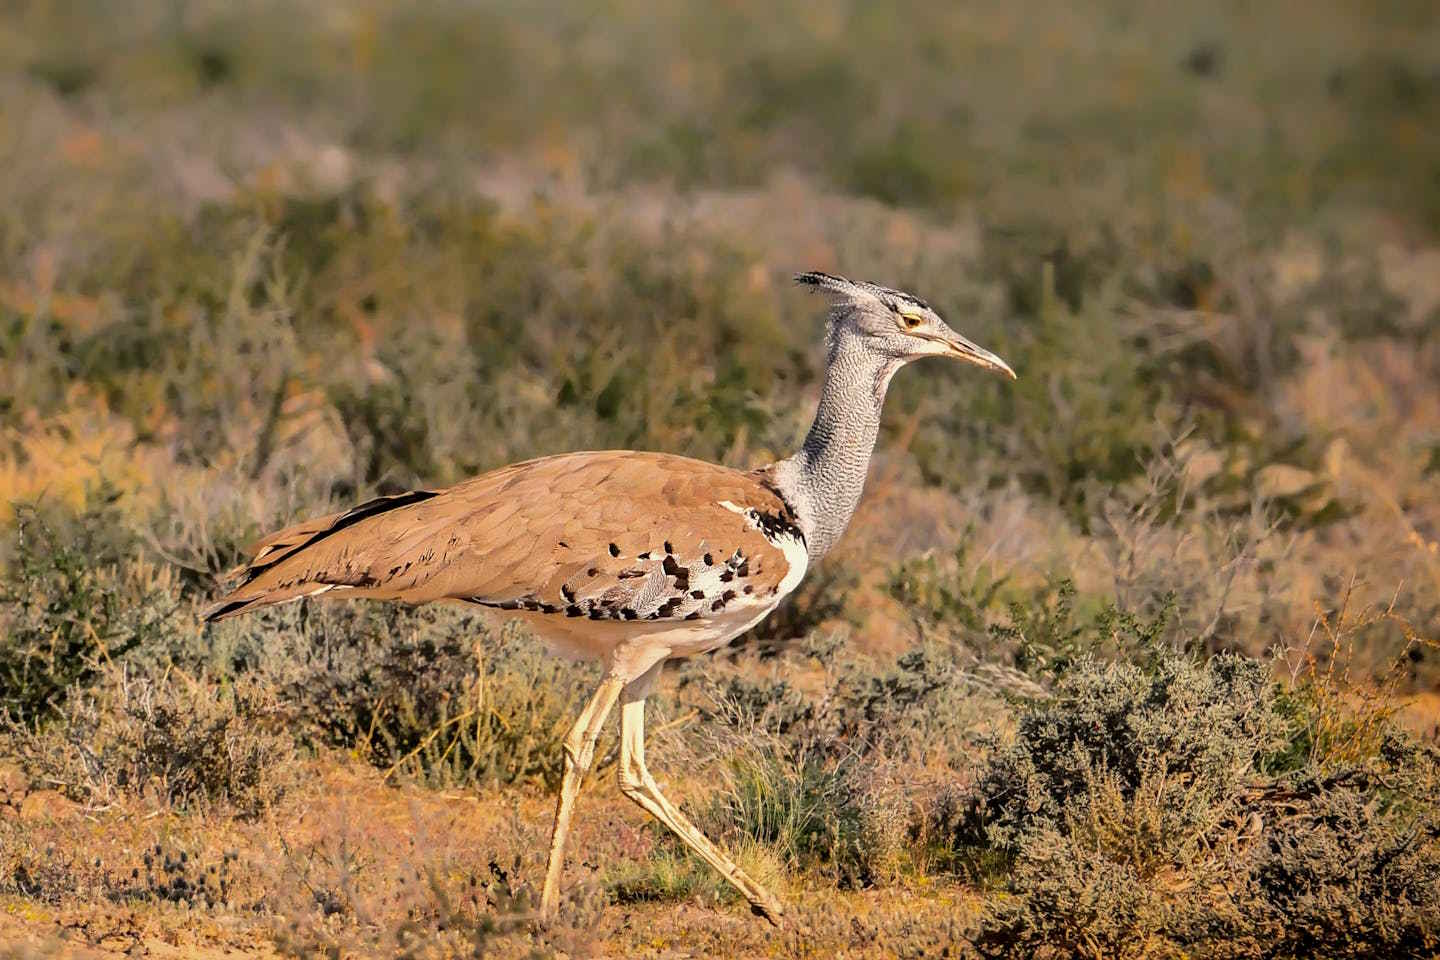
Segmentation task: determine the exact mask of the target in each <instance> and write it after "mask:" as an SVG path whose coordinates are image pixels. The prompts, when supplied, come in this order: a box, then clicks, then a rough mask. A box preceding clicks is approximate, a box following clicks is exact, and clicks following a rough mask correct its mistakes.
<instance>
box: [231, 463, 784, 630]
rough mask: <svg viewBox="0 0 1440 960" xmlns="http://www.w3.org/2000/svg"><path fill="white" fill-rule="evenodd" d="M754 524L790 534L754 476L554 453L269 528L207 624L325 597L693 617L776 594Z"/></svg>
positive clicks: (779, 504)
mask: <svg viewBox="0 0 1440 960" xmlns="http://www.w3.org/2000/svg"><path fill="white" fill-rule="evenodd" d="M727 504H728V505H727ZM737 508H738V509H737ZM761 518H770V520H771V525H772V529H773V522H776V521H778V522H780V523H781V524H782V525H784V524H788V527H787V529H790V530H797V528H796V526H795V523H794V515H793V512H792V511H791V510H790V508H789V507H788V506H787V505H786V503H785V502H784V500H783V498H782V497H781V496H780V495H779V494H778V493H777V492H776V490H775V489H774V488H773V487H772V486H771V485H770V483H769V480H768V474H767V473H766V472H764V471H757V472H751V473H745V472H741V471H738V470H732V469H730V468H727V467H722V466H717V465H715V464H710V463H705V462H703V461H699V460H691V459H688V458H685V457H677V456H672V455H669V454H657V453H637V452H630V451H607V452H597V453H577V454H563V455H560V456H555V457H547V458H544V459H540V460H532V461H528V462H526V463H521V464H515V465H513V466H509V467H505V468H502V469H500V470H496V471H493V472H491V473H488V474H484V475H483V476H480V477H476V478H474V479H472V480H467V481H465V482H463V483H460V484H457V485H456V486H453V487H450V488H448V489H445V490H435V491H431V490H427V491H414V492H412V493H408V494H399V495H397V496H394V497H382V498H378V499H376V500H372V501H369V502H367V503H364V504H361V505H360V506H358V507H356V508H354V509H352V510H349V511H346V512H344V513H339V514H333V515H330V516H327V517H320V518H317V519H314V520H309V521H305V522H303V523H300V524H296V525H295V526H292V527H288V528H286V529H284V530H281V531H279V532H277V533H275V534H272V535H270V536H269V537H266V538H265V539H263V540H261V541H260V542H259V543H258V544H256V547H255V553H254V556H253V558H252V559H251V562H250V564H249V565H248V566H247V567H246V568H244V570H243V572H242V577H241V582H240V584H239V586H238V587H237V588H236V589H235V590H234V591H233V592H231V593H230V594H229V595H228V596H226V597H224V598H223V599H222V600H221V601H220V602H219V603H218V604H217V605H216V607H214V608H213V609H212V610H211V611H210V614H209V618H210V619H222V618H224V617H228V616H234V615H236V614H238V613H241V612H244V611H246V610H249V609H253V608H255V607H258V606H267V605H270V604H272V603H280V602H283V601H285V600H292V599H296V598H298V597H303V596H309V595H316V594H317V591H320V590H326V595H327V596H330V597H335V596H349V597H374V598H380V599H389V600H400V601H406V602H412V603H423V602H428V601H433V600H445V599H454V600H468V601H471V602H475V603H480V604H484V605H487V606H496V607H503V608H507V609H517V608H518V609H532V610H541V611H542V612H543V611H548V610H549V608H554V610H555V611H556V613H557V615H566V614H568V615H570V616H575V615H586V616H590V617H592V618H594V619H606V618H609V619H638V618H650V619H656V618H669V617H684V616H691V617H692V618H694V615H695V614H697V613H698V615H699V617H700V618H702V619H703V618H706V617H709V616H715V615H719V614H720V613H721V612H722V611H723V610H724V608H725V606H726V605H727V604H729V603H731V602H732V601H733V599H734V597H735V596H736V595H738V593H739V588H740V587H741V585H742V583H743V585H748V586H750V587H751V588H752V589H751V591H749V593H748V594H747V596H748V595H750V594H753V595H755V596H756V597H769V596H773V594H774V593H775V592H776V591H777V590H778V589H779V586H780V584H781V581H782V580H783V579H784V577H785V574H786V572H787V570H788V569H789V562H788V561H787V560H786V558H785V554H784V552H783V551H782V549H781V548H780V547H778V546H776V544H775V543H773V542H772V541H771V540H770V539H769V538H768V537H767V535H766V533H765V532H764V530H762V524H761V523H760V519H761ZM795 535H796V536H798V532H797V533H796V534H795ZM707 555H708V556H709V557H710V562H707V561H706V559H705V557H706V556H707ZM746 561H748V562H746ZM727 564H729V565H728V566H727ZM727 574H728V575H727ZM722 578H723V579H722ZM737 580H738V581H740V582H738V583H737V582H735V581H737ZM727 593H728V594H729V596H728V597H727V596H726V594H727ZM692 594H699V596H694V595H692ZM717 601H719V606H718V607H717V606H715V604H716V602H717ZM712 607H713V608H714V609H712ZM577 609H578V610H579V614H577V613H576V612H575V610H577Z"/></svg>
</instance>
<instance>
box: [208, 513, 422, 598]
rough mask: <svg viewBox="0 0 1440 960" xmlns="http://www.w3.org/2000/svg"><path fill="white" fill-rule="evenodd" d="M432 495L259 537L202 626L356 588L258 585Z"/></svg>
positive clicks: (319, 583) (323, 583)
mask: <svg viewBox="0 0 1440 960" xmlns="http://www.w3.org/2000/svg"><path fill="white" fill-rule="evenodd" d="M435 495H436V494H435V492H434V491H430V490H412V491H410V492H408V493H401V494H395V495H394V496H388V497H377V498H375V499H374V500H368V501H366V502H365V503H362V504H360V505H359V506H356V507H353V508H352V509H350V510H347V511H344V512H342V513H334V514H330V515H329V516H324V517H317V518H315V519H312V520H306V521H304V522H302V523H297V524H294V525H292V526H289V527H286V528H284V529H283V530H278V531H276V532H275V533H272V534H270V535H269V536H267V537H264V538H262V539H261V540H259V541H258V542H256V543H255V544H254V545H253V546H252V547H251V548H250V552H251V557H250V560H249V562H248V563H245V564H243V565H241V566H240V567H238V568H236V569H235V570H232V571H231V572H230V574H229V576H231V577H237V578H238V579H239V582H238V583H237V584H236V585H235V587H234V588H233V589H232V590H231V591H230V592H229V593H227V594H226V595H225V596H223V597H221V598H220V599H219V600H218V601H216V603H215V604H214V605H212V606H211V607H209V608H208V609H206V610H205V611H204V613H203V614H202V616H203V618H204V620H205V622H206V623H214V622H215V621H217V620H226V619H228V618H230V617H234V616H238V615H239V614H242V613H245V612H247V611H249V610H252V609H255V608H258V607H268V606H272V605H274V604H277V603H285V602H286V601H289V600H298V599H300V598H301V597H308V596H314V595H316V594H319V593H325V592H328V591H330V590H333V589H337V588H342V589H352V590H353V589H354V588H355V587H357V586H360V584H358V583H340V582H331V581H327V580H325V579H318V578H316V577H313V576H312V577H309V578H306V579H301V580H288V581H282V582H280V583H276V582H275V578H274V577H265V581H266V584H268V585H266V584H261V583H257V581H259V580H260V579H261V578H262V577H263V576H264V575H265V574H267V573H271V572H272V571H277V569H278V568H280V567H281V565H283V564H285V563H286V562H287V561H290V560H292V559H294V558H296V557H297V556H299V555H300V554H302V553H304V552H305V551H306V550H308V549H309V548H311V547H313V546H314V545H315V544H317V543H320V542H322V541H323V540H325V539H326V538H328V537H330V536H331V535H333V534H335V533H338V532H340V531H341V530H345V529H347V528H349V527H352V526H354V525H355V524H357V523H360V522H362V521H364V520H368V519H370V518H371V517H375V516H379V515H381V514H384V513H388V512H390V511H392V510H396V509H398V508H400V507H405V506H409V505H410V504H414V503H421V502H423V501H425V500H429V499H430V498H432V497H434V496H435Z"/></svg>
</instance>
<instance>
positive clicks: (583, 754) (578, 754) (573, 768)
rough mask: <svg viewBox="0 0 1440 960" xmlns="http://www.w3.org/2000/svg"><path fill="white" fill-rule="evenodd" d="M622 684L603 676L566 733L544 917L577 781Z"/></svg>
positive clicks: (551, 907)
mask: <svg viewBox="0 0 1440 960" xmlns="http://www.w3.org/2000/svg"><path fill="white" fill-rule="evenodd" d="M624 686H625V681H624V680H621V679H620V678H618V677H606V678H605V680H604V681H603V682H602V683H601V684H600V689H599V690H596V691H595V696H593V697H591V698H590V702H589V703H588V704H586V705H585V709H584V710H581V711H580V716H579V717H577V718H576V719H575V725H574V726H573V727H571V728H570V732H569V733H568V734H566V735H565V745H564V750H565V776H564V778H563V779H562V780H561V781H560V798H559V800H558V802H557V803H556V806H555V831H554V833H552V834H551V835H550V862H549V863H548V864H547V866H546V867H545V890H544V892H543V893H542V894H541V895H540V913H541V915H542V916H544V917H552V916H554V915H555V905H556V903H557V902H558V900H559V896H560V873H561V871H562V870H563V869H564V867H565V838H566V837H567V836H568V835H569V833H570V817H571V815H572V814H573V813H574V812H575V798H576V797H577V796H579V795H580V782H581V781H582V780H583V779H584V778H585V773H586V771H588V770H589V769H590V762H591V761H592V760H593V759H594V758H595V741H596V740H598V739H599V738H600V730H601V729H602V728H603V727H604V726H605V718H606V717H608V716H610V710H611V708H612V707H614V706H615V699H616V698H617V697H619V696H620V691H621V689H623V688H624Z"/></svg>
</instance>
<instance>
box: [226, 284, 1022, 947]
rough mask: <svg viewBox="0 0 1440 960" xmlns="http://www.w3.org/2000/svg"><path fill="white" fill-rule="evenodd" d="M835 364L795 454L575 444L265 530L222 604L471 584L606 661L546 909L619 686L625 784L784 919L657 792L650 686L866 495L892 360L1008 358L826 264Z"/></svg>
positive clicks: (566, 797) (824, 545)
mask: <svg viewBox="0 0 1440 960" xmlns="http://www.w3.org/2000/svg"><path fill="white" fill-rule="evenodd" d="M796 281H797V282H799V283H801V284H807V285H809V286H811V287H814V288H815V289H817V290H820V291H823V292H824V293H826V294H829V295H830V296H831V297H832V298H833V305H832V307H831V309H830V312H829V316H828V322H827V330H826V349H827V358H826V359H827V364H826V371H825V383H824V387H823V389H822V391H821V394H820V405H819V409H818V411H817V412H816V414H815V422H814V424H813V425H812V426H811V427H810V432H809V434H808V435H807V436H806V438H805V443H804V445H803V446H802V447H801V448H800V450H799V452H797V453H796V454H795V455H794V456H792V457H789V458H787V459H785V460H781V461H780V462H778V463H775V464H771V465H770V466H767V467H762V468H760V469H758V470H751V471H748V472H746V471H741V470H734V469H731V468H729V467H723V466H719V465H716V464H713V463H704V462H702V461H699V460H691V459H688V458H686V457H680V456H675V455H672V454H664V453H637V452H632V451H614V450H611V451H600V452H594V453H567V454H561V455H559V456H553V457H544V458H542V459H539V460H530V461H527V462H525V463H518V464H515V465H513V466H509V467H504V468H502V469H499V470H495V471H493V472H491V473H487V474H485V475H483V476H480V477H476V478H474V479H472V480H467V481H465V482H463V483H459V484H457V485H455V486H453V487H449V488H448V489H445V490H416V491H413V492H411V493H402V494H398V495H396V496H389V497H380V498H378V499H375V500H371V501H369V502H367V503H363V504H361V505H360V506H357V507H355V508H353V509H351V510H349V511H346V512H344V513H340V514H335V515H332V516H328V517H322V518H320V519H317V520H310V521H307V522H305V523H300V524H297V525H295V526H293V527H289V528H287V529H285V530H281V531H280V532H279V533H275V534H272V535H271V536H269V537H267V538H265V539H264V540H262V541H261V542H260V543H259V544H257V545H256V547H255V548H254V556H253V557H252V558H251V560H250V562H249V563H248V565H247V566H246V567H245V568H244V570H243V575H242V576H243V579H242V581H241V582H240V584H239V586H238V587H236V589H235V590H234V591H233V592H231V593H230V594H229V595H228V596H226V597H224V598H223V599H222V600H221V601H220V602H219V603H218V604H217V605H216V606H215V607H214V608H213V609H212V610H210V611H209V612H208V614H207V619H209V620H221V619H224V618H226V617H233V616H235V615H236V614H239V613H244V612H246V611H249V610H254V609H256V608H258V607H263V606H268V605H270V604H275V603H283V602H285V601H287V600H296V599H299V598H301V597H314V596H318V595H321V594H324V595H326V596H329V597H372V598H378V599H383V600H400V601H406V602H409V603H423V602H427V601H432V600H449V601H456V602H460V603H468V604H474V605H476V606H479V607H482V608H488V609H490V610H494V611H497V612H499V613H501V614H502V615H504V616H506V617H513V618H516V619H519V620H522V621H524V622H525V623H527V624H528V625H529V626H530V627H531V628H532V630H533V631H534V633H535V634H536V635H537V636H539V637H540V638H542V639H543V640H545V641H547V642H548V643H549V644H550V645H551V646H552V647H553V648H555V649H556V650H557V651H558V652H560V653H562V654H568V655H570V656H578V657H582V658H590V659H594V660H598V661H600V663H601V664H602V666H603V670H604V680H603V681H601V684H600V688H599V689H598V690H597V691H596V692H595V695H594V697H593V698H592V699H591V700H590V701H589V703H588V704H587V705H586V707H585V708H584V709H583V710H582V711H581V713H580V716H579V718H578V719H577V720H576V721H575V725H574V726H573V727H572V728H571V729H570V732H569V734H568V735H567V736H566V737H565V741H564V761H565V771H564V776H563V779H562V782H561V785H560V795H559V801H558V804H557V809H556V814H555V826H554V832H553V834H552V837H551V842H550V857H549V862H548V865H547V868H546V871H545V886H544V890H543V893H542V895H541V910H542V913H543V914H545V915H547V916H548V915H551V914H553V912H554V909H555V904H556V900H557V895H558V893H559V884H560V874H561V868H562V866H563V863H564V851H565V838H566V835H567V833H568V832H569V828H570V818H571V813H572V812H573V810H574V805H575V798H576V796H577V794H578V793H579V791H580V782H581V779H582V778H583V777H584V775H585V773H586V771H587V770H588V768H589V767H590V763H591V761H592V759H593V758H594V752H595V742H596V739H597V738H598V737H599V734H600V730H601V727H602V726H603V725H604V723H605V720H606V717H607V716H608V715H609V714H610V711H611V709H612V708H613V707H614V705H615V703H616V701H617V700H618V701H619V702H620V705H621V706H620V765H619V777H620V789H621V791H622V792H623V793H624V794H625V796H627V797H629V798H630V799H631V800H633V801H635V802H636V803H637V804H639V805H640V806H641V807H643V808H644V809H645V810H646V811H647V812H648V813H650V814H651V815H652V816H654V817H655V818H656V819H657V820H659V821H660V822H661V823H663V824H665V826H667V827H669V828H670V829H671V830H673V831H674V832H675V833H676V834H677V835H678V836H679V837H680V839H681V840H683V841H684V842H685V843H686V844H687V845H689V846H690V848H691V849H693V850H694V851H695V852H696V853H697V854H699V856H700V857H701V858H702V859H704V860H705V861H706V862H707V863H709V864H710V865H711V866H712V867H714V868H715V869H716V870H718V871H720V873H722V874H724V875H725V878H726V879H727V880H728V881H729V882H730V883H732V884H734V885H735V887H737V888H738V889H739V890H740V892H741V893H742V894H744V895H745V898H746V899H747V900H749V901H750V904H751V906H752V908H753V909H754V910H755V911H756V912H757V913H760V914H761V915H763V916H765V917H767V918H769V919H770V920H772V921H775V922H778V921H779V919H780V916H781V914H782V912H783V911H782V907H781V905H780V902H779V901H778V900H777V899H776V898H775V897H774V896H772V895H771V894H770V892H769V891H768V890H766V889H765V888H764V887H762V886H761V885H760V884H758V883H756V882H755V880H754V879H752V878H751V877H749V876H748V875H746V873H745V872H744V871H743V870H741V869H740V868H739V867H738V866H736V864H735V862H734V861H733V860H731V859H730V857H729V856H727V855H726V854H725V853H724V851H722V850H721V849H720V848H719V847H717V846H716V845H715V844H713V843H712V842H711V841H710V840H709V839H708V838H706V837H705V835H704V834H702V833H701V832H700V831H699V830H698V829H696V828H695V826H694V825H693V824H691V822H690V821H689V820H688V819H686V817H685V815H684V814H682V813H681V812H680V810H679V809H678V808H676V806H675V805H674V804H673V803H671V802H670V801H669V800H667V799H666V798H665V796H664V794H662V793H661V792H660V788H659V786H658V785H657V784H656V783H655V780H654V778H652V777H651V776H650V772H649V771H648V770H647V769H646V767H645V698H646V696H647V695H648V694H649V693H650V690H651V687H652V685H653V684H654V682H655V679H656V677H657V676H658V674H659V672H660V669H661V667H662V665H663V664H664V663H665V661H666V660H669V659H672V658H675V657H685V656H690V655H693V654H697V653H704V652H707V651H711V650H716V649H718V648H720V647H723V646H725V645H726V644H727V643H729V642H730V641H731V640H733V639H734V638H736V637H737V636H739V635H740V634H742V633H744V632H745V631H746V630H748V629H749V628H751V627H753V626H755V624H757V623H759V622H760V621H761V620H763V619H765V617H766V616H768V615H769V614H770V612H771V611H773V610H774V609H775V608H776V606H778V605H779V604H780V602H781V601H782V600H784V599H785V597H786V595H787V594H789V593H790V592H791V591H793V590H794V589H795V587H796V586H797V585H798V584H799V583H800V580H801V578H802V577H804V575H805V571H806V569H807V568H808V567H809V566H810V564H812V563H814V562H815V561H817V560H819V559H820V558H821V557H822V556H824V555H825V553H826V552H827V551H829V549H830V548H831V547H832V546H834V545H835V541H836V540H837V539H839V537H840V535H841V533H843V532H844V530H845V527H846V524H848V523H849V521H850V517H851V514H853V513H854V512H855V507H856V504H857V503H858V502H859V500H860V492H861V489H862V487H863V486H864V484H865V473H866V469H867V467H868V465H869V461H870V454H871V451H872V449H873V448H874V445H875V438H876V434H877V433H878V431H879V429H880V410H881V406H882V404H883V403H884V400H885V391H886V388H887V387H888V386H889V384H890V378H891V377H892V376H894V374H895V372H896V371H897V370H899V369H900V368H901V367H902V366H904V365H905V364H907V363H909V362H910V361H912V360H918V359H920V358H921V357H930V356H942V357H953V358H956V359H959V360H965V361H968V362H970V363H973V364H977V365H978V366H981V367H987V368H989V369H991V370H998V371H1000V372H1001V373H1004V374H1006V375H1007V376H1010V377H1012V378H1013V377H1014V376H1015V373H1014V371H1012V370H1011V369H1010V367H1009V366H1008V365H1006V363H1005V361H1003V360H1001V359H1000V358H999V357H997V356H995V354H993V353H991V352H990V351H988V350H984V349H982V348H980V347H978V346H976V345H975V344H974V343H971V342H970V341H969V340H967V339H965V338H964V337H962V336H961V335H960V334H958V333H956V332H955V331H954V330H952V329H950V327H949V326H947V325H946V323H945V321H944V320H942V319H941V318H940V316H939V315H938V314H937V313H936V312H935V311H934V310H932V309H931V308H930V306H929V305H928V304H926V303H925V301H924V300H921V299H919V298H918V297H915V296H912V295H910V294H908V293H902V292H900V291H899V290H892V289H890V288H888V287H882V286H879V285H878V284H873V283H862V282H856V281H851V280H846V279H845V278H843V277H835V276H830V275H828V274H824V273H802V274H800V275H799V276H798V277H796Z"/></svg>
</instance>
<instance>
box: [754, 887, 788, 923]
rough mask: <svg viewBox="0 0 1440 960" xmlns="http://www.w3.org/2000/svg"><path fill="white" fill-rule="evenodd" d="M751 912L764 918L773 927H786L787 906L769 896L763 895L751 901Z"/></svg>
mask: <svg viewBox="0 0 1440 960" xmlns="http://www.w3.org/2000/svg"><path fill="white" fill-rule="evenodd" d="M750 912H751V913H753V914H755V915H756V916H757V917H764V918H765V919H766V920H769V921H770V923H771V924H772V925H773V926H776V927H783V926H784V925H785V906H784V904H782V903H781V902H780V901H779V900H777V899H775V898H774V897H772V896H770V895H769V894H762V895H761V896H758V897H755V898H753V899H751V901H750Z"/></svg>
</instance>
